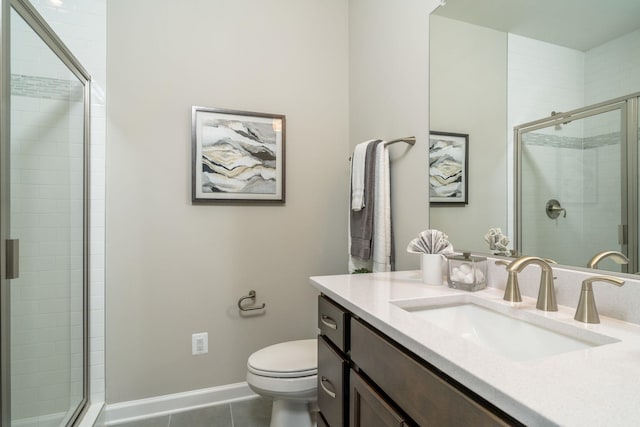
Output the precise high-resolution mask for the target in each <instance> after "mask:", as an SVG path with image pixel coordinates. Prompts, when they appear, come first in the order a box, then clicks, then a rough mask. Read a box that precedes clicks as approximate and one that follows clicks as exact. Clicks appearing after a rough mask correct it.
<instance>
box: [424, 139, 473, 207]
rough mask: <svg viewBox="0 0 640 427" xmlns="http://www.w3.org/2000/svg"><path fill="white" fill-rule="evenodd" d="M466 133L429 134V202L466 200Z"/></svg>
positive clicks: (467, 157)
mask: <svg viewBox="0 0 640 427" xmlns="http://www.w3.org/2000/svg"><path fill="white" fill-rule="evenodd" d="M468 164H469V135H467V134H462V133H449V132H430V133H429V202H430V203H432V204H441V205H449V204H463V205H466V204H467V203H468Z"/></svg>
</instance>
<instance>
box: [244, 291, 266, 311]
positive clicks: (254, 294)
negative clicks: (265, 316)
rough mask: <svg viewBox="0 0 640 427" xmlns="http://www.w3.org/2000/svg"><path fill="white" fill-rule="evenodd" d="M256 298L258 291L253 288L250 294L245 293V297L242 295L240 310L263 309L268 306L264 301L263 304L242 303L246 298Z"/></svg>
mask: <svg viewBox="0 0 640 427" xmlns="http://www.w3.org/2000/svg"><path fill="white" fill-rule="evenodd" d="M248 299H250V300H255V299H256V291H254V290H253V289H252V290H250V291H249V295H245V296H243V297H241V298H240V299H239V300H238V308H239V309H240V311H253V310H262V309H263V308H265V307H266V304H265V303H262V305H251V306H249V305H242V302H243V301H244V300H248Z"/></svg>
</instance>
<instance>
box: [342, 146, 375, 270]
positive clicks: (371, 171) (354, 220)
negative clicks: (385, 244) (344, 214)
mask: <svg viewBox="0 0 640 427" xmlns="http://www.w3.org/2000/svg"><path fill="white" fill-rule="evenodd" d="M381 142H382V141H381V140H379V139H377V140H375V141H372V142H371V143H369V145H368V146H367V154H366V159H365V166H364V168H365V169H364V207H363V208H362V209H361V210H359V211H354V210H351V207H349V212H350V215H349V221H350V228H351V250H350V252H351V256H353V257H356V258H360V259H362V260H365V261H366V260H369V259H371V254H372V253H373V248H372V240H371V239H372V236H373V209H374V197H375V193H376V192H375V185H374V184H375V167H376V147H377V146H378V144H380V143H381Z"/></svg>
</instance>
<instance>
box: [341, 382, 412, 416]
mask: <svg viewBox="0 0 640 427" xmlns="http://www.w3.org/2000/svg"><path fill="white" fill-rule="evenodd" d="M349 383H350V395H351V399H350V402H349V407H350V411H349V425H350V426H353V427H372V426H380V427H401V426H411V425H414V424H412V423H411V422H410V421H409V420H408V419H407V418H406V417H405V416H403V415H401V414H400V413H398V411H397V410H396V409H395V408H393V407H392V406H391V405H390V404H389V403H388V402H387V401H386V400H385V399H384V398H383V397H382V396H381V395H380V394H379V393H378V392H377V391H376V390H374V388H373V387H372V386H371V385H369V384H368V383H367V381H366V380H365V379H364V378H362V377H361V376H360V375H358V374H357V373H356V371H354V370H351V375H350V377H349Z"/></svg>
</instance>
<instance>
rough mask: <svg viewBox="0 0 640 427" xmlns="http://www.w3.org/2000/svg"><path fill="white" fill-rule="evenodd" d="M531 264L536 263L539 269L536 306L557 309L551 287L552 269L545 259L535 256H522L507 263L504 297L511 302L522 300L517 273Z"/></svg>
mask: <svg viewBox="0 0 640 427" xmlns="http://www.w3.org/2000/svg"><path fill="white" fill-rule="evenodd" d="M531 264H535V265H538V266H539V267H540V270H541V274H540V289H539V290H538V301H537V303H536V308H538V309H539V310H544V311H558V304H557V303H556V293H555V289H554V287H553V270H552V269H551V266H550V265H549V263H548V262H547V260H545V259H542V258H539V257H535V256H523V257H520V258H518V259H516V260H515V261H512V262H511V263H510V264H508V265H507V273H508V278H507V287H506V289H505V293H504V299H505V300H507V301H511V302H520V301H522V297H521V296H520V289H519V286H518V273H520V272H521V271H522V270H524V269H525V268H526V267H527V266H529V265H531Z"/></svg>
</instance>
